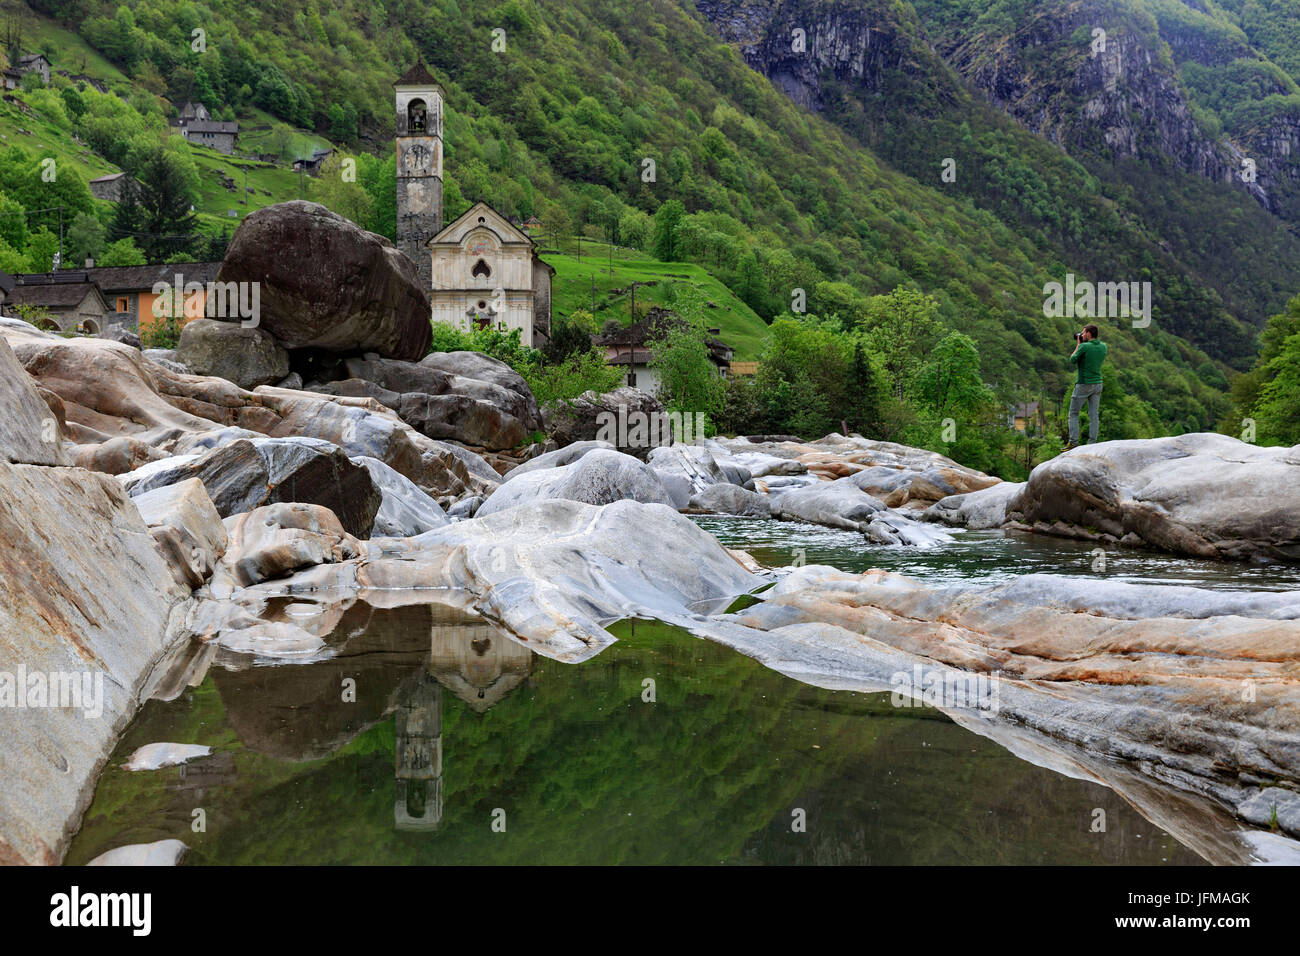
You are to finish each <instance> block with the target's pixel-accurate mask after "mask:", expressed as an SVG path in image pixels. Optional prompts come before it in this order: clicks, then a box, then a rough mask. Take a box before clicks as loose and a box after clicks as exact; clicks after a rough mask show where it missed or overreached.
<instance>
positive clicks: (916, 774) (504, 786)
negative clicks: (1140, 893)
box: [67, 516, 1300, 864]
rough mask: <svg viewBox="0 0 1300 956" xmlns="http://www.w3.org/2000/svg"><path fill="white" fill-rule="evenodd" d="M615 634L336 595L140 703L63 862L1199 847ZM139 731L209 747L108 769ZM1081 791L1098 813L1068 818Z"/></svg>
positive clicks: (879, 563)
mask: <svg viewBox="0 0 1300 956" xmlns="http://www.w3.org/2000/svg"><path fill="white" fill-rule="evenodd" d="M696 520H697V521H698V523H699V524H700V525H701V526H702V527H704V528H706V529H707V530H709V531H710V532H712V533H713V534H714V535H716V536H717V537H718V538H719V539H720V540H721V541H722V542H723V543H724V544H727V545H730V546H732V547H742V548H745V549H746V550H748V551H750V552H751V553H752V554H754V555H755V556H756V557H757V558H759V559H760V560H761V561H763V562H764V563H767V564H770V565H779V564H790V563H793V562H794V561H795V560H797V559H799V560H803V561H805V562H806V563H810V564H812V563H823V564H831V565H834V566H836V567H839V568H842V569H844V570H849V571H860V570H865V569H867V568H872V567H879V568H886V569H889V570H893V571H898V572H901V573H904V574H908V575H912V576H914V577H918V578H922V579H925V580H927V581H932V582H935V583H956V582H975V581H985V582H997V581H1002V580H1007V579H1010V578H1011V577H1013V576H1015V575H1020V574H1025V573H1029V572H1035V571H1038V572H1051V573H1060V574H1094V573H1095V572H1094V571H1093V567H1092V562H1093V553H1092V552H1093V548H1092V547H1091V546H1089V545H1086V544H1081V543H1076V542H1070V541H1063V540H1059V539H1054V538H1046V537H1041V536H1036V535H1015V534H1009V535H1004V534H1002V533H1001V532H996V531H990V532H967V533H963V534H959V535H958V536H957V539H956V541H955V542H954V543H953V544H952V545H949V546H946V547H943V548H939V549H931V550H918V549H907V548H884V547H879V546H874V545H871V544H869V543H867V542H866V541H865V540H864V539H863V538H862V537H861V536H860V535H857V534H852V533H848V532H838V531H832V530H828V529H825V528H818V527H813V526H810V525H802V524H796V523H787V522H775V521H758V520H753V519H739V518H724V517H714V516H707V517H699V518H697V519H696ZM800 549H802V554H800ZM1106 574H1107V575H1109V576H1112V577H1113V578H1114V579H1116V580H1125V581H1149V582H1163V583H1178V584H1195V585H1200V586H1204V587H1211V588H1246V589H1285V588H1297V587H1300V569H1295V568H1289V567H1281V566H1267V565H1262V566H1249V565H1222V564H1212V563H1207V562H1197V561H1188V560H1184V559H1179V558H1174V557H1169V556H1161V555H1153V554H1149V553H1144V552H1136V551H1128V550H1123V549H1121V550H1113V551H1110V552H1108V555H1107V570H1106ZM614 631H615V634H616V636H618V638H619V642H618V643H617V644H615V645H614V646H613V647H611V648H610V649H608V650H606V651H605V652H603V653H602V654H600V655H598V656H597V657H595V658H593V659H592V660H590V661H587V662H586V663H583V664H580V665H566V664H559V663H556V662H554V661H550V660H547V659H544V658H540V657H537V656H535V655H533V654H532V653H531V652H530V651H528V650H527V649H525V648H524V647H523V646H522V645H520V644H518V643H516V642H514V641H512V640H511V639H510V638H508V637H507V636H505V635H504V634H501V633H499V632H497V631H496V630H495V629H493V628H492V627H491V626H490V625H487V624H485V623H483V622H482V621H479V620H477V619H473V618H470V617H468V616H466V615H465V614H464V613H463V612H460V611H454V610H451V609H449V608H444V607H440V606H428V605H425V606H418V607H408V608H401V609H395V610H379V609H372V608H370V607H368V606H366V605H364V604H357V605H355V606H354V607H352V608H351V609H350V610H349V611H348V612H347V613H346V614H345V615H344V617H343V619H342V620H341V621H340V622H339V624H338V626H337V627H336V629H335V631H334V634H333V635H332V636H331V637H330V643H331V645H332V646H333V647H334V650H335V652H336V655H337V656H336V657H334V658H332V659H330V660H326V661H321V662H318V663H314V664H304V665H282V666H256V667H254V666H249V665H248V662H247V661H246V660H241V659H239V658H237V657H228V658H224V659H223V658H221V657H218V659H217V662H216V663H215V664H213V665H212V666H211V667H210V669H209V670H208V672H207V674H206V676H205V677H204V678H203V679H202V680H201V681H200V682H198V683H197V686H194V687H190V688H187V689H186V690H185V691H184V692H183V693H181V694H180V696H178V697H177V698H176V699H174V700H171V701H161V700H155V701H151V702H149V703H148V704H146V705H145V707H144V708H143V710H142V711H141V713H140V714H139V716H138V717H137V719H136V720H135V721H134V723H133V724H132V726H131V727H130V728H129V730H128V731H127V733H126V735H125V736H124V738H123V740H122V741H121V744H120V746H119V748H118V750H117V753H116V754H115V755H114V757H113V759H112V761H111V763H110V767H109V769H108V770H106V772H105V773H104V775H103V777H102V778H101V780H100V782H99V786H98V789H97V791H96V794H95V799H94V802H93V804H92V806H91V807H90V809H89V811H88V812H87V814H86V817H85V820H84V823H83V826H82V829H81V831H80V833H79V834H78V835H77V837H76V838H75V840H74V841H73V844H72V847H71V849H70V851H69V853H68V856H67V861H68V862H69V863H74V864H75V863H84V862H87V861H89V860H90V859H92V858H94V857H95V856H97V855H98V854H100V853H103V852H105V851H107V850H109V849H113V848H115V847H119V846H124V845H127V844H132V843H146V842H152V841H154V840H161V839H167V838H176V839H179V840H181V841H183V842H184V843H186V844H187V845H188V846H189V847H190V853H189V855H188V857H187V859H186V862H187V863H189V864H235V863H239V864H247V863H263V864H305V863H318V864H336V863H344V864H369V863H402V864H440V863H460V864H493V863H598V864H605V863H702V864H713V863H725V864H761V863H769V864H813V863H857V864H947V863H999V864H1032V863H1047V864H1058V863H1060V864H1064V863H1069V864H1102V863H1126V864H1165V863H1169V864H1192V863H1199V862H1201V860H1200V858H1199V857H1198V856H1196V855H1195V854H1194V853H1192V852H1191V851H1190V850H1188V849H1187V848H1185V847H1183V846H1181V845H1179V843H1178V842H1177V841H1175V840H1174V839H1173V838H1172V837H1170V836H1168V835H1167V834H1165V833H1163V832H1162V831H1161V830H1160V829H1159V828H1158V827H1156V826H1154V825H1153V824H1151V823H1149V822H1148V821H1147V820H1145V819H1144V818H1143V817H1142V816H1140V815H1139V814H1138V813H1137V812H1136V811H1135V810H1133V809H1132V808H1131V807H1130V806H1129V805H1128V804H1127V803H1125V802H1124V801H1123V800H1122V799H1120V798H1119V797H1118V796H1117V795H1116V794H1115V793H1113V792H1112V791H1110V790H1108V789H1107V788H1105V787H1102V786H1099V785H1096V784H1091V783H1085V782H1082V781H1079V780H1075V779H1071V778H1068V777H1065V776H1061V775H1059V774H1057V773H1054V772H1052V771H1049V770H1045V769H1042V768H1040V767H1037V766H1035V765H1033V764H1030V763H1027V762H1025V761H1023V760H1021V759H1019V758H1017V757H1015V756H1013V755H1011V754H1010V753H1008V752H1007V751H1006V750H1004V749H1003V748H1002V747H1000V746H998V745H997V744H995V743H993V742H991V741H989V740H986V739H985V738H983V737H980V736H978V735H975V734H972V733H970V732H968V731H966V730H964V729H962V728H961V727H959V726H957V725H956V724H954V723H953V722H952V721H951V720H949V719H948V718H947V717H946V716H944V715H943V714H941V713H939V712H937V711H933V710H928V709H924V708H917V709H898V708H894V707H892V706H891V705H890V702H889V698H888V696H887V695H884V694H861V693H852V692H847V691H826V690H821V689H818V688H814V687H810V686H807V685H805V684H802V683H800V682H798V681H795V680H792V679H790V678H786V677H783V676H782V675H780V674H777V673H775V672H773V671H771V670H768V669H766V668H764V667H762V666H760V665H758V664H756V663H755V662H753V661H751V660H749V659H748V658H745V657H743V656H741V655H739V654H736V653H734V652H732V651H730V650H727V649H725V648H722V647H719V646H717V645H714V644H710V643H708V642H706V641H702V640H698V639H695V638H693V637H691V636H689V635H687V634H685V633H682V632H679V631H677V630H675V629H673V628H670V627H666V626H663V625H659V624H652V623H646V622H635V623H634V622H624V623H622V624H620V625H617V626H616V627H615V628H614ZM647 680H650V681H653V684H654V697H655V699H654V700H653V701H647V700H645V699H643V698H644V697H645V696H646V695H647V693H648V691H647V685H646V683H645V682H646V681H647ZM349 681H351V682H354V685H355V688H356V692H355V700H346V699H345V697H346V696H347V694H345V689H346V688H347V687H348V686H350V685H349V683H348V682H349ZM159 741H170V742H178V743H197V744H206V745H208V746H210V747H212V748H213V750H214V751H215V753H214V754H213V755H212V756H210V757H207V758H203V759H201V760H198V761H193V762H191V763H190V764H188V765H186V766H185V767H171V768H166V769H162V770H157V771H151V772H138V773H130V772H127V771H125V770H123V769H121V766H120V765H121V764H122V763H123V762H124V761H125V760H126V758H127V756H128V755H129V754H131V753H132V752H133V751H134V750H135V749H136V748H137V747H140V746H143V745H144V744H147V743H154V742H159ZM1098 808H1101V809H1104V810H1105V811H1106V815H1107V828H1106V832H1104V833H1097V832H1093V830H1092V827H1091V824H1092V821H1093V820H1094V819H1095V813H1096V810H1097V809H1098ZM200 817H201V818H202V821H203V827H202V829H201V831H200V830H199V829H198V828H196V824H195V821H196V819H198V818H200ZM797 820H803V821H805V824H804V826H803V828H802V829H800V828H799V827H798V825H797V823H796V821H797Z"/></svg>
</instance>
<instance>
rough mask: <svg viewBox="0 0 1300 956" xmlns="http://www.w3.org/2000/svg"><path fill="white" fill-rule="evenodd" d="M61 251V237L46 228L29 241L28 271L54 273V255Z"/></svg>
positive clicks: (37, 232) (38, 231)
mask: <svg viewBox="0 0 1300 956" xmlns="http://www.w3.org/2000/svg"><path fill="white" fill-rule="evenodd" d="M58 251H59V237H58V236H57V235H55V234H54V233H53V232H51V231H50V230H49V229H47V228H46V227H45V226H41V228H39V229H37V230H36V231H35V232H33V233H32V234H31V236H30V237H29V238H28V240H27V271H28V272H53V271H54V255H55V253H57V252H58Z"/></svg>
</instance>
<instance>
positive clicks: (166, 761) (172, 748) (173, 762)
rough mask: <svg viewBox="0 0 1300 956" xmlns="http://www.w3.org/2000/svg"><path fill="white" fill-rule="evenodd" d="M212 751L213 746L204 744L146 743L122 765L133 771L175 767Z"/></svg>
mask: <svg viewBox="0 0 1300 956" xmlns="http://www.w3.org/2000/svg"><path fill="white" fill-rule="evenodd" d="M211 753H212V748H211V747H205V746H203V745H202V744H174V743H156V744H145V745H144V746H143V747H137V748H136V750H135V752H134V753H132V754H131V756H130V757H128V758H127V759H126V763H124V764H122V767H123V769H125V770H131V771H140V770H161V769H162V768H163V767H175V766H178V765H180V764H183V763H188V762H189V761H191V760H195V759H197V758H199V757H206V756H208V755H210V754H211Z"/></svg>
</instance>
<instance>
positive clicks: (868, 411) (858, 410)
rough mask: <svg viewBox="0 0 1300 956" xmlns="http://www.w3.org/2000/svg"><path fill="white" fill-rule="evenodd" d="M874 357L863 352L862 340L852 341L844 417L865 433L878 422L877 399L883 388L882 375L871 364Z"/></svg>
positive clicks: (877, 427)
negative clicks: (848, 398)
mask: <svg viewBox="0 0 1300 956" xmlns="http://www.w3.org/2000/svg"><path fill="white" fill-rule="evenodd" d="M874 361H875V359H874V357H873V356H870V355H868V354H867V350H866V349H865V348H864V347H863V345H862V341H861V340H860V339H857V340H855V341H854V342H853V362H852V364H851V365H850V367H849V397H850V404H849V408H848V419H849V422H850V423H851V424H852V425H855V426H857V430H858V431H859V432H860V433H861V434H863V435H866V436H868V437H871V436H873V435H875V434H877V433H878V432H879V430H880V426H881V419H882V415H881V400H882V397H883V393H884V391H885V389H884V384H883V381H882V379H883V378H884V376H882V375H881V374H880V373H879V372H878V371H877V370H876V368H875V365H874Z"/></svg>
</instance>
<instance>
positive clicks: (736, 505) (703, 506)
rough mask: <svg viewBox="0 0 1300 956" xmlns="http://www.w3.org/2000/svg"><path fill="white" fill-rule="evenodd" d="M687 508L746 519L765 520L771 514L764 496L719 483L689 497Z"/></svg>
mask: <svg viewBox="0 0 1300 956" xmlns="http://www.w3.org/2000/svg"><path fill="white" fill-rule="evenodd" d="M688 506H689V507H690V508H691V509H692V510H694V511H710V512H712V513H714V514H720V515H743V516H745V517H748V518H766V517H769V516H770V515H771V513H772V508H771V505H770V504H769V503H768V500H767V496H766V495H760V494H757V493H756V492H753V491H748V490H746V489H745V488H742V487H740V486H739V485H732V484H721V483H720V484H715V485H708V486H707V487H705V488H702V489H700V490H699V491H697V492H696V493H695V494H694V495H692V496H691V499H690V501H689V502H688Z"/></svg>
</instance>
